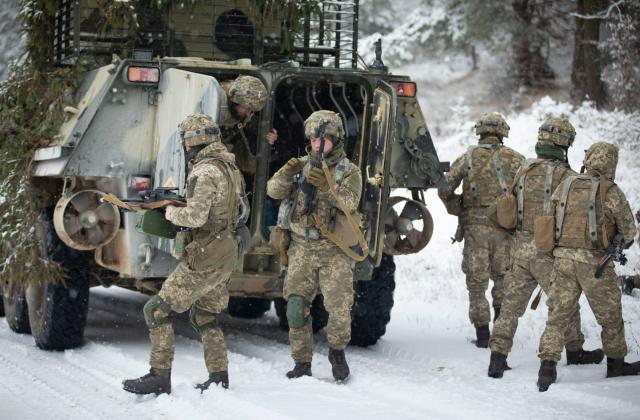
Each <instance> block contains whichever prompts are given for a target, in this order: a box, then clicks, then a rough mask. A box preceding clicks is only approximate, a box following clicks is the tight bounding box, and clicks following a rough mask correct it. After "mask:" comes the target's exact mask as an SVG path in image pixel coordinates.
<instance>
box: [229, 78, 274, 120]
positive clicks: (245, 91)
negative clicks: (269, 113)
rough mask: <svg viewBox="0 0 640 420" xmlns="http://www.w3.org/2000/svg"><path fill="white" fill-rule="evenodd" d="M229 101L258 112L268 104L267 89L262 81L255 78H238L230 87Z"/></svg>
mask: <svg viewBox="0 0 640 420" xmlns="http://www.w3.org/2000/svg"><path fill="white" fill-rule="evenodd" d="M228 95H229V100H230V101H231V102H233V103H234V104H238V105H242V106H245V107H247V108H249V109H250V110H251V112H258V111H260V110H261V109H262V108H264V106H265V104H266V103H267V89H266V88H265V87H264V85H263V84H262V82H261V81H260V79H258V78H257V77H253V76H238V77H237V78H236V80H234V81H233V82H231V85H230V86H229V92H228Z"/></svg>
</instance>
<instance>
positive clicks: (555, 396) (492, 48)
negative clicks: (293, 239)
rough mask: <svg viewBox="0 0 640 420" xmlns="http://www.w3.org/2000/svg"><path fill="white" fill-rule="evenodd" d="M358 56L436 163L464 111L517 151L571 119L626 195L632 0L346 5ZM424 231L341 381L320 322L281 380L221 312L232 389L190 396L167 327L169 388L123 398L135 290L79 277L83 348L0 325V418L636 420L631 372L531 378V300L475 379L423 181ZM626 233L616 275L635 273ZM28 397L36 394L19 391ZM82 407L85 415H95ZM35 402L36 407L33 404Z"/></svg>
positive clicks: (453, 280) (255, 342) (436, 209)
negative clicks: (427, 228) (544, 384)
mask: <svg viewBox="0 0 640 420" xmlns="http://www.w3.org/2000/svg"><path fill="white" fill-rule="evenodd" d="M18 8H19V6H18V1H17V0H0V79H3V78H6V77H7V75H8V71H9V67H8V65H9V63H10V62H11V60H15V59H18V57H19V55H20V51H21V43H23V42H24V40H22V38H21V35H20V34H19V32H18V23H17V21H16V19H15V17H16V14H17V13H18V11H19V10H18ZM360 8H361V10H360V13H361V14H360V33H359V35H360V41H361V42H360V48H359V49H360V54H361V55H362V56H363V57H365V62H367V63H370V62H371V61H373V58H374V57H373V43H374V42H375V41H376V40H377V39H378V38H382V40H383V45H382V46H383V60H384V62H385V64H386V65H387V66H388V67H389V68H390V70H391V71H392V72H393V73H395V74H407V75H409V76H411V78H412V79H413V80H414V81H416V82H417V84H418V95H419V99H420V104H421V107H422V111H423V113H424V115H425V119H426V121H427V123H428V124H429V129H430V132H431V135H432V137H433V139H434V142H435V146H436V149H437V151H438V154H439V157H440V159H441V160H443V161H452V160H454V159H455V158H456V157H457V156H458V155H460V154H461V153H463V152H464V150H466V148H467V147H468V146H469V145H471V144H475V142H476V140H477V138H476V136H475V135H474V133H473V124H474V122H475V120H476V119H477V118H478V117H479V116H480V115H481V114H482V113H485V112H491V111H498V112H501V113H503V114H504V115H505V117H506V119H507V122H508V123H509V125H510V126H511V132H510V135H509V138H508V139H507V140H506V144H507V145H509V146H511V147H513V148H515V149H516V150H518V151H519V152H521V153H523V154H524V155H525V156H527V157H533V156H534V144H535V141H536V137H537V130H538V127H539V125H540V124H541V123H542V121H543V120H544V119H545V118H547V117H549V116H566V117H568V118H569V119H570V120H571V122H572V123H573V125H574V126H575V127H576V130H577V137H576V141H575V145H574V147H573V148H572V149H571V150H570V153H569V157H570V163H571V165H572V167H573V168H574V169H576V170H577V169H579V168H580V165H581V161H582V157H583V150H584V149H586V148H587V147H588V146H589V145H590V144H591V143H592V142H594V141H601V140H606V141H610V142H614V143H616V144H618V145H619V146H620V163H619V167H618V172H617V177H616V181H617V182H618V184H619V185H620V186H621V188H622V189H623V191H624V192H625V193H626V194H627V197H628V199H629V201H630V203H631V206H632V208H633V210H634V212H635V211H636V210H638V208H639V207H640V183H639V182H638V180H637V178H636V177H637V175H638V174H639V173H640V159H638V156H639V151H640V147H639V145H640V105H639V104H640V2H639V1H637V0H566V1H565V0H555V1H552V0H483V1H477V0H361V1H360ZM427 204H428V206H429V209H430V211H431V212H432V214H433V219H434V221H435V228H434V236H433V239H432V241H431V243H430V244H429V245H428V246H427V247H426V248H425V249H424V250H423V251H421V252H420V253H418V254H414V255H410V256H404V257H398V258H396V264H397V272H396V283H397V286H396V290H395V296H394V300H395V306H394V309H393V312H392V317H391V322H390V324H389V325H388V327H387V334H386V335H385V336H384V337H383V338H382V339H381V340H380V342H379V343H378V344H377V345H375V346H373V347H371V348H367V349H359V348H349V350H348V358H349V361H350V364H351V368H352V373H353V378H352V380H351V381H350V382H349V383H348V384H347V385H346V386H336V385H335V384H333V383H332V382H331V380H330V379H328V378H330V373H329V369H330V368H329V364H328V362H327V361H326V353H327V346H326V341H325V340H323V338H322V334H319V337H318V345H317V348H316V354H315V356H314V378H309V379H308V380H306V379H305V380H302V381H301V382H291V381H288V380H287V379H286V378H284V372H285V371H286V369H287V368H289V367H290V363H291V361H290V357H289V349H288V345H287V338H286V333H283V332H282V331H279V330H278V328H277V318H276V316H275V314H274V313H273V310H272V312H271V313H268V314H267V315H266V316H265V317H263V318H262V319H260V320H257V321H250V322H244V321H243V320H236V319H230V318H228V317H227V318H224V319H223V320H222V324H223V329H224V331H225V335H226V337H227V343H228V346H229V350H230V369H231V372H230V375H231V378H232V386H231V389H230V390H229V391H227V392H222V391H221V390H214V391H212V392H211V393H209V394H205V395H203V396H200V395H199V394H198V393H195V392H194V390H193V384H194V383H196V382H197V381H199V380H201V379H202V375H203V373H204V371H203V366H202V355H201V346H200V343H198V342H197V341H196V340H194V336H193V333H189V332H188V331H189V329H188V327H185V328H182V329H178V331H179V333H180V337H179V338H178V340H177V352H176V367H175V373H174V376H173V381H174V383H173V386H174V390H173V393H172V394H171V395H170V396H167V395H164V396H161V397H159V398H157V399H155V398H149V399H142V400H140V399H136V397H133V396H130V395H126V394H125V393H124V392H123V391H122V390H121V386H120V381H121V380H122V379H123V378H125V377H132V376H133V375H138V374H142V373H144V372H145V370H146V369H147V359H146V358H147V353H148V340H147V337H146V328H145V326H144V320H143V318H142V314H141V308H142V305H143V304H144V302H145V301H146V297H145V296H143V295H140V294H136V293H132V292H127V291H124V290H122V289H117V288H113V287H112V288H110V289H100V288H97V289H94V290H93V291H92V295H91V304H90V312H89V321H88V325H87V330H86V333H85V337H86V344H85V345H84V346H83V347H81V348H79V349H74V350H69V351H66V352H64V353H56V352H43V351H40V350H38V349H37V348H35V346H34V344H33V339H32V337H30V336H24V335H20V336H19V335H16V334H13V333H12V332H11V331H9V329H8V327H7V326H6V323H5V322H0V348H1V349H3V351H0V376H1V377H3V378H4V379H3V381H2V383H1V384H0V402H1V403H0V419H4V418H24V419H30V418H38V419H39V418H47V417H54V416H55V417H64V418H83V419H85V418H134V417H135V418H137V419H144V418H149V419H151V418H154V419H157V418H176V419H177V418H194V419H197V418H211V417H213V416H214V414H215V417H216V418H233V419H237V418H247V419H253V418H255V419H264V418H305V419H306V420H310V419H316V418H317V419H323V420H326V419H327V418H367V419H368V420H371V419H378V418H379V419H388V418H416V419H423V418H475V419H483V418H487V419H488V418H491V419H496V418H504V419H510V418H531V417H532V416H535V418H538V419H546V418H548V419H556V418H576V419H585V418H637V415H638V412H639V411H638V410H639V409H640V405H639V403H638V398H637V395H638V394H637V390H638V386H639V385H640V382H638V381H639V379H638V378H620V379H615V380H606V379H604V371H605V369H606V368H605V366H603V365H599V366H584V367H567V366H566V365H565V364H564V362H562V363H561V364H560V365H559V368H558V372H559V378H558V384H556V385H554V386H553V387H552V388H551V389H550V390H549V392H547V393H544V394H540V393H538V392H537V390H536V387H535V379H536V375H537V369H538V366H539V361H538V359H537V357H536V350H537V345H538V340H539V337H540V334H541V333H542V331H543V329H544V323H545V320H546V309H545V305H541V306H540V308H539V309H538V310H537V311H530V310H528V311H527V313H526V314H525V316H524V317H523V318H522V319H521V321H520V326H519V329H518V333H517V335H516V337H515V342H514V349H513V352H512V354H511V355H510V356H509V363H510V365H511V366H512V367H513V370H512V371H509V372H507V373H506V374H505V377H504V378H503V379H502V380H499V381H498V380H493V379H489V378H487V375H486V369H487V365H488V361H489V352H488V351H485V350H479V349H477V348H475V346H474V345H473V344H472V343H471V341H472V339H474V338H475V332H474V330H473V326H472V325H471V324H469V321H468V318H467V312H466V308H467V305H468V301H467V292H466V289H465V285H464V275H463V274H462V273H461V270H460V261H461V254H462V244H460V243H456V244H452V243H451V239H450V237H451V236H453V234H454V232H455V229H456V224H457V220H456V218H454V217H452V216H449V215H448V214H446V211H445V209H444V207H443V206H442V204H441V203H440V202H439V200H438V199H437V197H436V194H435V193H434V191H429V192H428V193H427ZM638 250H639V248H638V246H637V245H634V247H633V249H632V250H631V252H630V253H629V254H630V255H629V263H628V264H627V265H626V266H624V267H621V266H617V267H616V269H617V271H618V273H619V274H632V273H638V270H639V268H640V252H639V251H638ZM581 304H582V310H581V315H582V322H583V331H584V334H585V337H586V339H587V343H586V344H585V348H588V349H592V348H596V347H600V346H601V342H600V328H599V327H598V325H597V323H596V321H595V318H594V316H593V314H592V313H591V311H590V309H589V307H588V305H587V302H586V300H585V299H584V298H583V300H582V301H581ZM623 315H624V318H625V333H626V338H627V343H628V345H629V355H628V357H627V359H628V360H631V361H635V360H639V359H640V341H639V339H640V291H638V290H636V291H635V292H634V295H633V296H623ZM32 394H36V395H37V396H38V398H25V396H29V395H32ZM98 407H99V409H98ZM45 414H46V415H45Z"/></svg>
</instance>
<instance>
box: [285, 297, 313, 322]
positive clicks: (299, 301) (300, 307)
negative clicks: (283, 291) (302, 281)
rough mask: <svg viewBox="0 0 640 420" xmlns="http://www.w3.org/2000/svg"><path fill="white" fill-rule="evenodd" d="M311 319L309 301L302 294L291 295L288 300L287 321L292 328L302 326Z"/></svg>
mask: <svg viewBox="0 0 640 420" xmlns="http://www.w3.org/2000/svg"><path fill="white" fill-rule="evenodd" d="M308 320H309V302H307V300H306V299H305V298H303V297H302V296H298V295H292V296H289V300H288V301H287V321H288V322H289V327H291V328H302V327H304V326H305V324H306V323H307V321H308Z"/></svg>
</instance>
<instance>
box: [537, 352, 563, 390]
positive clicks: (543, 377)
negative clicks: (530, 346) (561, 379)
mask: <svg viewBox="0 0 640 420" xmlns="http://www.w3.org/2000/svg"><path fill="white" fill-rule="evenodd" d="M557 377H558V374H557V373H556V362H552V361H550V360H543V361H542V362H541V363H540V370H539V371H538V391H540V392H545V391H546V390H547V389H549V386H550V385H551V384H552V383H554V382H555V381H556V379H557Z"/></svg>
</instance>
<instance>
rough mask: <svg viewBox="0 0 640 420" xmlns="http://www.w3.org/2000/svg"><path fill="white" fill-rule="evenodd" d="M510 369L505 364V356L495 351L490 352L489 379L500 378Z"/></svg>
mask: <svg viewBox="0 0 640 420" xmlns="http://www.w3.org/2000/svg"><path fill="white" fill-rule="evenodd" d="M510 369H511V368H510V367H509V365H508V364H507V356H505V355H504V354H502V353H498V352H497V351H492V352H491V360H489V377H491V378H502V374H503V373H504V371H505V370H510Z"/></svg>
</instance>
